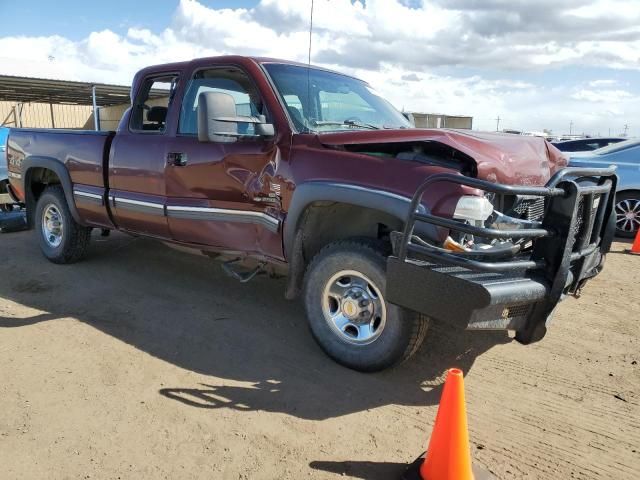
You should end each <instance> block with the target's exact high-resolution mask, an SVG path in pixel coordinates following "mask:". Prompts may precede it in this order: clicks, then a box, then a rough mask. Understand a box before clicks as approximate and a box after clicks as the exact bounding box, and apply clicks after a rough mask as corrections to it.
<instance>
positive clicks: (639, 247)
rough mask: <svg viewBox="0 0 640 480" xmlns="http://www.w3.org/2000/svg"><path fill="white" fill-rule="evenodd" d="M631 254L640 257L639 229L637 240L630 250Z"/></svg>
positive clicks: (639, 230)
mask: <svg viewBox="0 0 640 480" xmlns="http://www.w3.org/2000/svg"><path fill="white" fill-rule="evenodd" d="M629 253H631V254H633V255H640V228H639V229H638V233H637V234H636V239H635V240H634V241H633V245H631V250H629Z"/></svg>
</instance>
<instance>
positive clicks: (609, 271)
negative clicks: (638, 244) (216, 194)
mask: <svg viewBox="0 0 640 480" xmlns="http://www.w3.org/2000/svg"><path fill="white" fill-rule="evenodd" d="M93 240H94V242H93V246H92V249H91V253H90V255H89V258H88V259H87V260H86V261H84V262H82V263H79V264H76V265H73V266H57V265H53V264H51V263H48V262H47V261H46V260H44V258H43V257H42V255H41V254H40V252H39V249H38V246H37V243H36V239H35V236H34V234H33V233H31V232H24V233H16V234H4V235H0V246H1V247H2V248H0V265H1V267H0V471H1V473H0V477H1V478H3V479H5V478H6V479H45V478H46V479H63V478H65V479H66V478H69V479H78V478H83V479H87V478H109V479H118V478H119V479H129V478H133V479H155V478H167V479H190V478H207V479H218V478H221V479H301V478H313V479H324V478H327V479H330V478H338V477H347V478H349V477H351V478H364V479H381V480H382V479H385V480H387V479H395V478H398V476H399V475H400V472H402V470H403V468H404V466H405V464H407V463H408V462H410V461H411V460H413V458H414V457H415V456H417V455H418V454H419V453H421V451H422V450H424V448H425V447H426V443H427V439H428V436H429V434H430V432H431V428H432V425H433V420H434V417H435V413H436V408H437V402H438V400H439V395H440V392H441V381H442V377H443V372H444V371H445V369H446V368H448V367H452V366H458V367H460V368H462V369H463V370H464V371H465V373H466V392H467V408H468V412H469V427H470V436H471V447H472V455H473V457H474V461H475V462H476V463H478V464H480V465H482V466H484V467H486V468H488V469H489V470H490V471H492V472H493V473H494V474H495V475H496V476H497V477H498V478H500V479H512V478H527V479H532V478H536V479H553V480H557V479H569V478H570V479H605V478H610V479H634V480H635V479H638V478H640V365H638V362H640V351H639V350H640V348H639V346H640V342H639V337H640V293H639V289H640V257H632V256H630V255H627V254H624V253H621V251H622V249H623V248H625V247H628V244H623V243H618V244H616V252H613V253H611V254H610V255H609V258H608V260H607V268H606V269H605V271H604V273H603V274H602V275H601V276H599V277H598V278H597V279H596V280H595V281H592V282H591V283H590V284H589V286H588V287H587V289H586V291H585V292H584V295H583V297H582V298H581V299H579V300H575V299H568V300H567V301H566V302H565V303H564V304H563V305H562V307H561V309H560V311H559V314H558V315H557V317H556V319H555V320H554V324H553V326H552V328H551V329H550V332H549V334H548V335H547V337H546V338H545V339H544V340H543V341H542V342H541V343H539V344H536V345H532V346H528V347H524V346H521V345H519V344H517V343H515V342H514V341H511V340H510V339H509V337H508V336H507V335H506V334H504V333H500V332H485V333H466V332H457V331H453V330H450V329H447V328H445V327H442V326H438V325H435V326H434V327H433V328H432V330H431V332H430V335H429V336H428V338H427V341H426V342H425V344H424V345H423V347H422V348H421V350H420V351H419V353H418V354H417V355H416V357H415V358H414V359H413V360H412V361H410V362H409V363H407V364H405V365H403V366H401V367H399V368H396V369H394V370H391V371H387V372H383V373H380V374H375V375H364V374H359V373H356V372H352V371H349V370H347V369H344V368H342V367H340V366H338V365H336V364H334V363H333V362H332V361H331V360H329V359H328V358H327V357H326V356H325V355H324V354H323V353H322V352H321V351H320V349H319V348H318V347H317V346H316V345H315V343H314V341H313V340H312V338H311V336H310V334H309V333H308V331H307V326H306V323H305V319H304V314H303V310H302V308H301V305H300V304H299V303H291V302H287V301H285V300H284V298H283V291H284V282H283V281H282V280H269V279H267V278H258V279H256V280H254V281H253V282H251V283H249V284H247V285H241V284H239V283H237V282H235V281H233V280H231V279H229V278H227V277H226V276H225V275H224V274H223V273H222V271H221V269H220V266H219V265H218V264H216V263H214V262H212V261H211V260H207V259H205V258H203V257H197V256H192V255H188V254H185V253H180V252H175V251H173V250H171V249H169V248H168V247H166V246H164V245H161V244H158V243H154V242H152V241H149V240H143V239H134V238H131V237H127V236H124V235H114V236H112V237H110V238H107V239H103V238H101V237H98V236H96V237H94V239H93Z"/></svg>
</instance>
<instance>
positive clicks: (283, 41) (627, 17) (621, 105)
mask: <svg viewBox="0 0 640 480" xmlns="http://www.w3.org/2000/svg"><path fill="white" fill-rule="evenodd" d="M409 5H414V6H409ZM309 6H310V2H308V1H301V0H261V1H260V2H259V3H258V5H257V6H256V7H254V8H251V9H247V8H215V3H214V7H212V8H209V7H207V6H205V5H203V4H201V3H199V2H198V1H196V0H180V1H179V2H178V3H177V7H176V10H175V12H174V15H173V17H172V19H170V21H168V25H167V28H165V29H164V30H162V31H150V30H148V29H140V28H130V29H129V30H128V31H127V32H126V33H124V34H118V33H115V32H114V31H111V30H102V31H96V32H92V33H91V34H89V35H88V36H87V37H86V38H85V39H83V40H81V41H71V40H69V39H67V38H65V37H64V36H59V35H57V36H50V37H4V38H2V37H0V72H1V73H4V74H12V75H26V76H38V77H49V78H65V79H76V80H90V81H100V82H108V83H120V84H126V83H129V82H130V80H131V78H132V77H133V75H134V73H135V72H136V71H137V70H138V69H139V68H142V67H144V66H147V65H150V64H157V63H165V62H170V61H177V60H185V59H191V58H195V57H202V56H213V55H219V54H229V53H234V54H244V55H260V56H273V57H280V58H287V59H291V60H298V61H306V59H307V53H308V26H309V24H308V22H309ZM168 20H169V19H168ZM313 61H314V63H320V64H323V65H326V66H332V67H334V68H336V69H339V70H342V71H347V72H349V73H352V74H355V75H357V76H359V77H361V78H364V79H365V80H368V81H369V82H371V83H372V84H373V85H374V87H376V88H377V89H379V90H381V91H382V92H383V93H384V94H385V95H386V96H387V97H388V98H390V99H391V101H392V102H393V103H394V104H395V105H396V106H397V107H399V108H402V107H405V108H406V109H408V110H422V111H439V112H448V113H459V114H471V115H474V116H475V117H476V120H475V125H476V126H477V127H480V128H493V127H494V126H495V121H494V120H493V119H494V118H495V117H496V116H497V115H500V116H501V117H502V118H504V122H503V124H502V125H504V126H505V127H506V126H509V127H516V128H524V129H532V130H541V129H542V128H545V127H546V128H553V129H555V130H562V129H566V128H564V127H563V126H564V125H568V124H569V122H570V121H574V122H575V123H581V124H583V125H584V128H585V129H590V130H591V131H596V130H597V129H600V130H605V129H606V126H607V125H608V124H609V123H610V122H613V121H618V122H619V123H624V122H625V121H626V119H625V118H621V119H620V120H618V119H617V117H626V118H629V119H631V118H632V116H635V114H636V113H637V112H638V111H639V110H640V100H639V98H638V97H639V94H638V93H637V86H636V87H628V86H629V85H632V86H633V84H634V83H637V82H621V81H620V80H614V79H609V78H600V79H594V80H591V81H589V79H588V78H587V79H579V80H575V79H574V80H570V79H567V80H564V79H562V78H559V79H558V80H557V82H558V83H557V84H556V85H549V84H547V83H541V82H539V81H538V80H537V78H538V77H537V75H539V74H540V73H541V72H545V71H547V72H548V71H550V69H554V70H556V71H567V72H569V71H570V70H571V69H572V68H575V67H593V68H597V69H599V70H603V69H608V70H609V71H610V72H612V73H614V72H617V73H616V74H612V75H610V77H611V78H618V79H619V78H620V75H623V76H624V75H627V77H628V76H629V75H636V76H637V75H638V72H639V71H640V8H638V3H637V0H606V1H605V0H566V1H564V2H557V1H556V0H540V1H538V2H530V1H528V0H523V1H517V0H425V1H423V2H407V1H401V0H366V2H365V1H364V0H355V1H352V0H316V1H315V11H314V35H313ZM470 70H473V71H474V72H480V73H475V74H471V73H468V72H469V71H470ZM443 72H446V73H443ZM624 72H627V73H624ZM604 73H605V76H609V75H607V72H604ZM627 87H628V88H627ZM632 88H636V93H634V92H633V91H631V90H632Z"/></svg>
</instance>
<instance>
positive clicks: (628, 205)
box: [616, 198, 640, 233]
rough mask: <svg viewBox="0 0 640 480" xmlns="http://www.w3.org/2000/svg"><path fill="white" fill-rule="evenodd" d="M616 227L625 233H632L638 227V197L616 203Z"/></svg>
mask: <svg viewBox="0 0 640 480" xmlns="http://www.w3.org/2000/svg"><path fill="white" fill-rule="evenodd" d="M616 228H617V229H618V230H620V231H621V232H627V233H634V232H636V231H637V230H638V228H640V198H638V199H636V198H629V199H626V200H621V201H619V202H618V203H616Z"/></svg>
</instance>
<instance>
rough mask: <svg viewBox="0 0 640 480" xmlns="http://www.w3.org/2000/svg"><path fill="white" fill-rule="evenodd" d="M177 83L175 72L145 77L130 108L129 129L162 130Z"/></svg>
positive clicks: (153, 131)
mask: <svg viewBox="0 0 640 480" xmlns="http://www.w3.org/2000/svg"><path fill="white" fill-rule="evenodd" d="M177 85H178V76H177V75H175V74H171V75H162V76H153V77H149V78H147V79H145V81H144V83H143V84H142V87H141V88H140V91H139V92H138V96H137V97H136V99H135V100H134V102H133V106H132V109H131V121H130V128H131V130H136V131H139V132H141V133H162V132H164V131H165V129H166V127H167V114H168V113H169V107H170V106H171V103H172V102H173V97H174V95H175V91H176V87H177Z"/></svg>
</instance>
